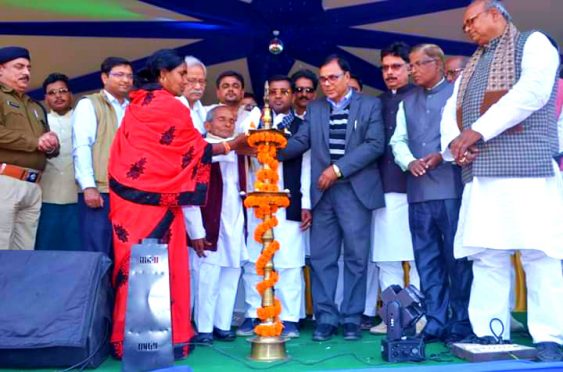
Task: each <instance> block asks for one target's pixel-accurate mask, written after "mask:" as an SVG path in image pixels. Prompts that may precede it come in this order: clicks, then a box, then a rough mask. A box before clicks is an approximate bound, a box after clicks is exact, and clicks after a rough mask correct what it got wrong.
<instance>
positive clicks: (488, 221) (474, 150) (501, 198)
mask: <svg viewBox="0 0 563 372" xmlns="http://www.w3.org/2000/svg"><path fill="white" fill-rule="evenodd" d="M464 31H465V32H467V33H468V34H469V36H470V38H471V39H472V40H473V41H474V42H476V43H477V44H478V45H479V48H478V49H477V51H476V52H475V54H474V56H473V58H472V60H471V61H470V62H469V64H468V67H467V68H466V70H465V71H464V73H463V75H462V77H461V78H460V79H459V80H458V81H457V82H456V86H455V90H454V93H453V95H452V98H451V99H450V100H449V101H448V103H447V105H446V107H445V108H444V114H443V120H442V148H443V149H444V150H445V153H446V154H451V156H452V157H453V159H455V161H456V162H457V163H458V164H460V165H461V166H462V167H463V170H464V172H466V171H470V172H472V174H471V176H470V177H469V179H468V183H467V184H466V186H465V189H464V193H463V198H462V205H461V210H460V217H459V225H458V230H457V235H456V240H455V247H454V252H455V256H456V257H458V258H459V257H469V258H470V259H472V260H473V273H474V281H473V286H472V289H471V300H470V303H469V317H470V320H471V325H472V328H473V331H474V333H475V334H476V336H477V337H478V339H477V340H476V341H477V342H488V341H491V336H493V331H492V330H491V327H490V326H489V323H490V322H491V321H492V320H493V319H499V320H500V321H502V323H503V324H504V333H503V335H502V337H503V338H504V339H509V338H510V331H509V327H508V324H509V322H510V312H509V297H510V271H511V269H510V265H511V261H510V254H511V253H512V252H513V251H515V250H520V252H521V254H522V257H521V259H522V264H523V266H524V269H525V271H526V284H527V289H528V329H529V331H530V334H531V335H532V338H533V341H534V343H535V344H536V347H537V349H538V359H540V360H543V361H558V360H561V359H562V358H561V350H560V346H561V345H562V344H563V317H562V316H561V311H560V310H561V308H562V307H563V277H562V273H561V263H560V259H561V258H563V224H562V223H561V221H562V220H563V183H562V182H561V178H560V177H559V175H558V174H557V167H556V164H555V162H554V161H553V160H552V159H551V157H550V154H553V153H555V152H556V151H557V148H556V144H554V143H553V142H554V141H553V140H554V139H556V134H555V128H556V127H555V118H554V116H555V115H554V114H553V108H554V101H555V94H554V93H555V89H554V82H555V76H556V71H557V68H558V65H559V56H558V53H557V50H556V48H554V46H553V45H552V44H551V42H550V41H549V39H548V38H547V37H546V36H545V35H543V34H542V33H539V32H533V33H521V34H520V33H519V32H518V30H517V29H516V28H515V27H514V25H513V24H512V23H511V22H510V16H509V15H508V13H507V12H506V10H505V9H504V8H503V7H502V5H500V4H499V3H498V2H495V1H486V0H482V1H477V2H474V3H472V4H471V5H470V6H469V7H468V8H467V10H466V12H465V15H464ZM511 35H515V36H514V37H511ZM512 41H513V43H512ZM522 44H523V45H522ZM501 48H503V49H505V50H506V51H509V52H507V53H504V54H502V53H497V51H499V50H501ZM511 58H512V62H513V63H506V64H502V63H503V62H504V61H507V62H511ZM487 62H488V63H489V64H490V65H491V66H494V67H496V71H495V69H494V68H491V69H489V71H488V72H489V74H490V75H492V76H495V80H496V81H499V80H502V79H503V75H502V74H500V75H499V74H498V72H499V70H500V68H499V67H498V64H500V65H501V66H502V67H503V69H504V71H506V73H504V75H509V76H508V79H507V80H510V78H512V77H516V79H515V81H514V82H513V84H512V85H511V82H510V81H508V83H506V84H507V85H506V87H507V88H509V89H507V90H506V93H505V94H504V95H503V96H501V97H500V98H497V100H496V103H492V104H490V103H489V105H488V106H489V107H488V109H487V108H486V109H484V110H483V106H481V112H484V113H483V114H481V115H479V114H477V119H476V120H474V121H470V122H466V120H465V118H466V117H467V116H466V113H467V112H469V110H470V109H471V107H468V106H467V102H470V101H471V99H472V95H475V94H478V93H482V92H479V91H478V90H477V89H471V88H472V87H476V86H479V84H481V90H484V89H485V88H484V84H488V85H487V88H486V91H485V92H486V93H485V96H484V98H483V104H485V103H486V100H487V93H489V91H490V90H491V89H490V88H491V87H492V85H491V82H490V81H489V82H487V81H484V84H483V82H479V79H480V78H482V77H483V76H486V75H487V71H486V70H487V67H485V68H484V69H482V66H483V64H485V66H486V63H487ZM495 63H496V64H497V65H496V66H495ZM513 66H514V69H512V68H513ZM480 68H481V70H480ZM483 70H484V71H483ZM500 71H502V70H500ZM509 71H511V72H512V76H510V73H509ZM472 72H475V73H474V74H472ZM479 72H481V73H479ZM495 74H497V75H495ZM463 88H467V89H466V90H464V89H463ZM477 109H478V108H477ZM456 110H457V111H458V113H461V114H462V115H461V116H462V117H463V119H462V120H463V122H462V123H459V122H458V120H456ZM457 118H458V119H459V115H458V117H457ZM552 120H553V121H552ZM458 125H460V126H461V127H462V128H463V131H462V133H461V134H460V130H459V127H458ZM515 134H518V136H519V137H520V138H526V137H525V136H529V134H533V135H534V136H533V137H532V138H530V137H528V138H526V140H525V141H524V142H523V143H521V144H518V145H517V146H513V147H512V149H513V151H502V152H500V153H499V151H498V148H499V144H500V145H502V143H503V141H504V142H506V141H517V140H518V137H516V136H515ZM544 154H545V155H544ZM491 157H495V163H492V165H490V164H489V165H488V167H489V168H487V167H483V164H486V162H487V161H489V159H491ZM514 159H516V160H514ZM499 163H502V164H503V167H502V168H492V169H493V170H494V171H493V172H491V171H490V169H491V168H490V167H491V166H494V164H499ZM530 164H531V165H530ZM525 166H528V167H527V168H524V167H525ZM522 169H524V170H525V173H523V174H522V175H520V176H518V175H514V174H513V173H515V172H516V173H517V172H518V171H521V170H522ZM540 171H541V172H544V173H538V172H540ZM487 172H489V173H490V175H489V173H487ZM502 172H509V173H508V174H507V175H503V173H502ZM510 172H512V173H510ZM464 181H466V180H465V179H464ZM493 329H495V331H496V332H497V333H498V332H499V331H500V326H499V325H493Z"/></svg>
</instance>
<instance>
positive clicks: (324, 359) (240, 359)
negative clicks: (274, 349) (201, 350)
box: [190, 342, 391, 370]
mask: <svg viewBox="0 0 563 372" xmlns="http://www.w3.org/2000/svg"><path fill="white" fill-rule="evenodd" d="M190 345H195V346H205V347H209V348H211V349H213V350H214V351H216V352H218V353H219V354H221V355H223V356H225V357H227V358H229V359H232V360H234V361H236V362H238V363H240V364H242V365H244V366H245V367H247V368H249V369H252V370H268V369H272V368H277V367H280V366H283V365H286V364H290V363H297V364H300V365H303V366H309V367H310V366H316V365H318V364H321V363H324V362H326V361H329V360H332V359H336V358H341V357H352V358H354V359H355V360H357V361H358V362H360V363H362V364H364V365H366V366H370V367H377V366H384V365H389V364H391V363H388V362H383V363H381V362H378V363H370V362H368V361H366V360H365V359H364V358H362V357H360V356H358V355H357V354H356V353H339V354H335V355H331V356H329V357H326V358H323V359H319V360H315V361H311V362H309V361H303V360H299V359H295V358H291V359H287V360H284V361H281V362H273V363H272V364H268V365H267V366H261V367H257V366H255V365H253V364H251V363H249V362H248V361H247V360H245V359H242V358H239V357H237V356H234V355H232V354H230V353H227V352H226V351H223V350H221V349H220V348H217V347H215V346H214V345H209V344H204V343H200V342H190Z"/></svg>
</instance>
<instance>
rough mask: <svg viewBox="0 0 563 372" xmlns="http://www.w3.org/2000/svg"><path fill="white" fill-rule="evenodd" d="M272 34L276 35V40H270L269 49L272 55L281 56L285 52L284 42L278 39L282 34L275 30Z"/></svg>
mask: <svg viewBox="0 0 563 372" xmlns="http://www.w3.org/2000/svg"><path fill="white" fill-rule="evenodd" d="M272 34H274V38H273V39H272V40H270V45H269V46H268V49H269V50H270V53H272V54H280V53H281V52H283V42H282V41H281V40H280V39H279V38H278V36H279V34H280V32H279V31H278V30H274V31H272Z"/></svg>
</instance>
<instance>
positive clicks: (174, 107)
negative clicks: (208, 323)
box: [109, 90, 212, 357]
mask: <svg viewBox="0 0 563 372" xmlns="http://www.w3.org/2000/svg"><path fill="white" fill-rule="evenodd" d="M131 96H132V100H131V104H130V105H129V107H128V108H127V110H126V113H125V116H124V118H123V121H122V123H121V125H120V127H119V129H118V131H117V133H116V137H115V139H114V141H113V144H112V147H111V153H110V161H109V177H110V219H111V221H112V226H113V241H114V265H115V266H114V271H113V277H112V280H113V285H114V287H115V290H116V299H115V306H114V311H113V328H112V333H111V344H112V348H113V352H114V355H115V356H117V357H121V356H122V345H123V334H124V328H125V312H126V306H127V285H128V274H129V257H130V252H131V247H132V246H133V245H134V244H137V243H139V242H140V241H141V240H142V239H144V238H156V239H161V240H163V241H164V242H167V243H168V256H169V267H170V296H171V307H172V341H173V344H174V345H175V351H176V353H178V350H181V353H182V354H183V355H184V356H185V355H187V353H188V345H187V342H188V341H189V340H190V339H191V337H192V336H193V335H194V330H193V329H192V326H191V314H190V293H189V291H190V288H189V283H190V280H189V268H188V265H189V263H188V252H187V246H186V229H185V225H184V218H183V215H182V208H181V207H182V206H183V205H203V204H204V203H205V199H206V193H207V186H208V183H209V169H210V162H211V155H212V151H211V145H209V144H208V143H207V142H206V141H205V140H204V139H203V138H202V136H201V135H200V134H199V132H198V131H197V130H196V129H195V128H194V126H193V124H192V122H191V119H190V114H189V111H188V109H187V108H186V107H185V106H184V105H183V104H182V103H181V102H180V101H178V100H177V99H175V98H174V96H172V95H171V94H170V93H168V92H167V91H164V90H155V91H145V90H139V91H136V92H134V93H132V94H131ZM176 356H178V355H176Z"/></svg>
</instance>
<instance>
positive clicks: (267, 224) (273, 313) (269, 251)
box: [244, 131, 289, 337]
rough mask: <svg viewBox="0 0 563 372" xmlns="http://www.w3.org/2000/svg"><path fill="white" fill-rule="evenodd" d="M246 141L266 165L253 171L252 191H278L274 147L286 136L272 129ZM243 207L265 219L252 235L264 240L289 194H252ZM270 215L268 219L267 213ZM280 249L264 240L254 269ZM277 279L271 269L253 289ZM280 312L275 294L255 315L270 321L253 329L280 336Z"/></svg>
mask: <svg viewBox="0 0 563 372" xmlns="http://www.w3.org/2000/svg"><path fill="white" fill-rule="evenodd" d="M248 144H249V145H250V146H252V147H255V148H257V150H258V153H257V159H258V161H259V162H260V163H261V164H264V165H266V167H264V168H262V169H260V170H259V171H258V172H256V182H255V183H254V189H255V191H259V192H265V193H277V192H278V191H279V187H278V182H279V176H278V166H279V162H278V160H277V158H276V152H277V148H280V147H281V148H283V147H285V146H286V145H287V139H286V138H285V136H284V135H283V134H282V133H277V132H272V131H257V132H255V133H253V134H252V135H250V137H249V138H248ZM244 206H245V207H246V208H254V215H255V216H256V218H259V219H261V220H264V221H263V222H261V223H260V224H259V225H258V226H257V227H256V230H255V231H254V239H255V240H256V241H257V242H258V243H263V242H264V239H263V238H264V234H265V233H266V232H267V231H268V230H270V229H273V228H274V227H276V226H277V225H278V219H277V218H276V216H275V213H276V212H277V211H278V208H287V207H288V206H289V198H288V197H287V196H285V195H268V194H262V195H260V194H253V195H249V196H248V197H247V198H246V199H245V201H244ZM267 216H269V217H270V218H268V219H267V220H265V219H266V217H267ZM279 249H280V243H279V242H278V241H277V240H273V241H271V242H270V243H269V244H267V245H266V246H265V247H264V249H263V250H262V253H261V254H260V256H259V257H258V259H257V260H256V273H257V274H258V275H261V276H264V274H265V267H266V265H267V264H268V262H269V261H270V260H271V259H272V258H273V257H274V254H275V253H276V251H277V250H279ZM278 279H279V274H278V273H277V272H276V271H275V270H272V272H271V274H270V277H269V278H268V279H263V280H262V281H261V282H260V283H258V284H257V285H256V289H257V290H258V292H259V293H260V295H263V294H264V292H265V291H266V290H267V289H269V288H271V287H273V286H274V285H275V284H276V283H277V282H278ZM280 313H281V302H280V301H279V300H278V299H277V298H274V304H273V306H263V307H260V308H258V309H257V316H258V318H259V319H260V320H262V321H263V322H264V321H266V320H268V319H273V320H274V322H273V324H259V325H257V326H256V327H255V328H254V332H256V334H257V335H258V336H261V337H274V336H279V335H280V334H281V333H282V330H283V324H282V322H281V320H280V318H279V315H280Z"/></svg>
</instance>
